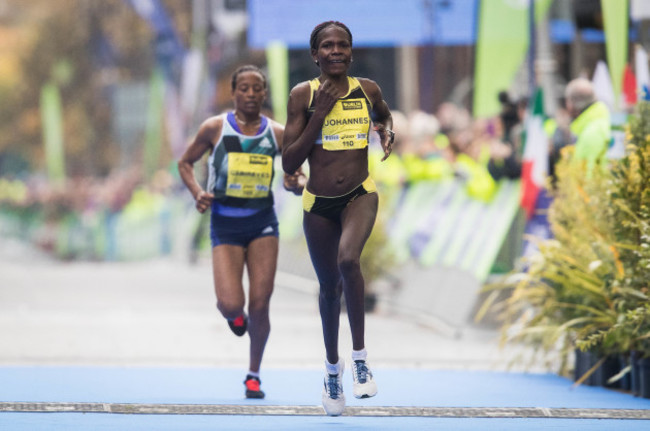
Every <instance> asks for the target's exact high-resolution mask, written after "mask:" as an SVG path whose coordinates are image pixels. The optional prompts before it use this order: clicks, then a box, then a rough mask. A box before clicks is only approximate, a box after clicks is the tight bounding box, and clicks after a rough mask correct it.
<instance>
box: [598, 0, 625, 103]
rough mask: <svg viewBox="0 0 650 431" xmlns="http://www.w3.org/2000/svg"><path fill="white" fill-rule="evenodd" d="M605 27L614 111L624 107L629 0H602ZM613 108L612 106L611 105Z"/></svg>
mask: <svg viewBox="0 0 650 431" xmlns="http://www.w3.org/2000/svg"><path fill="white" fill-rule="evenodd" d="M600 5H601V8H602V12H603V24H604V27H605V49H606V51H607V64H608V65H609V70H610V72H611V75H610V76H611V78H612V86H613V88H614V105H613V106H612V107H613V108H614V109H613V111H615V112H616V111H619V110H620V108H621V107H622V105H623V104H622V103H621V102H622V100H621V93H622V91H621V88H622V86H623V70H624V68H625V64H626V63H627V50H628V48H627V47H628V21H629V19H630V18H629V12H628V0H600ZM610 108H611V107H610Z"/></svg>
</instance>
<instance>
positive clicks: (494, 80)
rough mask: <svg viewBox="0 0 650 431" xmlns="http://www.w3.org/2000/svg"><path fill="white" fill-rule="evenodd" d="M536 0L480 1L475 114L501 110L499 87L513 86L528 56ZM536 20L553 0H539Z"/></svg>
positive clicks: (544, 12)
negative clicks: (530, 12) (531, 13)
mask: <svg viewBox="0 0 650 431" xmlns="http://www.w3.org/2000/svg"><path fill="white" fill-rule="evenodd" d="M532 1H533V0H518V1H513V0H490V1H482V2H480V3H479V8H480V12H479V21H478V36H477V41H476V64H475V70H474V116H475V117H483V118H484V117H491V116H493V115H496V114H498V112H499V110H500V104H499V101H498V98H497V96H498V94H499V92H500V91H503V90H506V91H507V90H508V89H510V87H511V85H512V81H513V79H514V77H515V75H516V73H517V70H519V68H520V67H521V65H522V63H523V62H524V60H525V59H526V52H527V51H528V46H529V39H530V34H529V33H530V25H529V21H530V19H529V14H528V10H529V9H528V8H529V4H530V3H531V2H532ZM534 4H535V20H536V21H537V20H539V19H540V18H541V17H543V16H545V14H546V12H547V11H548V8H549V6H550V5H551V0H536V1H535V2H534Z"/></svg>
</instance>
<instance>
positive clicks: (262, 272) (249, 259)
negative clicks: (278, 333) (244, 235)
mask: <svg viewBox="0 0 650 431" xmlns="http://www.w3.org/2000/svg"><path fill="white" fill-rule="evenodd" d="M277 262H278V238H277V237H276V236H264V237H261V238H257V239H256V240H254V241H252V242H251V243H250V244H249V246H248V250H247V253H246V266H247V269H248V279H249V284H250V286H249V298H248V319H249V320H248V333H249V336H250V340H251V346H250V368H249V370H250V371H255V372H259V370H260V364H261V363H262V356H263V355H264V347H265V346H266V341H267V339H268V337H269V332H270V330H271V323H270V320H269V303H270V301H271V295H272V293H273V285H274V282H275V272H276V268H277Z"/></svg>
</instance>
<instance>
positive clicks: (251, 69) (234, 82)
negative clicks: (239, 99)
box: [230, 64, 266, 91]
mask: <svg viewBox="0 0 650 431" xmlns="http://www.w3.org/2000/svg"><path fill="white" fill-rule="evenodd" d="M244 72H257V73H259V74H260V75H261V76H262V81H263V82H264V88H266V76H265V75H264V72H262V69H260V68H259V67H257V66H254V65H252V64H246V65H244V66H239V67H238V68H237V70H235V71H234V72H233V74H232V81H231V82H230V86H231V88H232V90H233V91H234V90H235V88H236V87H237V77H238V76H239V75H240V74H241V73H244Z"/></svg>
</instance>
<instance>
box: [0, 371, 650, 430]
mask: <svg viewBox="0 0 650 431" xmlns="http://www.w3.org/2000/svg"><path fill="white" fill-rule="evenodd" d="M321 374H322V372H321V370H314V369H295V370H292V369H268V370H265V371H264V374H263V376H262V382H263V384H262V388H263V389H264V390H265V391H266V393H267V396H266V398H265V399H263V400H246V399H245V398H244V397H243V388H244V387H243V384H242V380H243V379H242V377H243V375H242V372H241V370H235V369H227V368H145V367H49V366H48V367H42V366H38V367H0V382H2V385H0V429H7V430H12V431H14V430H16V431H21V430H33V429H43V430H85V429H93V430H109V429H120V430H126V431H130V430H143V429H156V430H163V431H166V430H178V429H183V430H205V429H225V430H278V431H280V430H304V429H309V430H331V429H332V425H333V424H336V425H340V426H342V427H343V428H344V429H354V430H365V429H368V430H372V431H381V430H395V429H402V428H404V427H408V429H412V430H425V429H433V428H436V429H454V430H477V429H481V430H483V429H487V430H505V431H509V430H513V431H514V430H545V429H549V428H552V429H567V430H568V429H571V430H575V429H577V430H580V429H589V430H611V429H616V430H647V429H648V426H650V400H648V399H642V398H638V397H634V396H632V395H630V394H628V393H622V392H617V391H614V390H609V389H605V388H599V387H584V386H580V387H576V388H572V385H573V382H572V381H570V380H569V379H565V378H562V377H558V376H556V375H552V374H526V373H509V372H490V371H461V370H423V369H387V368H381V367H375V378H376V380H377V383H378V385H379V393H378V395H377V396H376V397H374V398H370V399H364V400H357V399H355V398H354V397H353V396H352V388H351V382H350V381H349V379H346V378H345V377H350V376H349V375H346V374H344V391H345V393H346V398H347V405H346V409H345V412H344V414H343V415H342V416H339V417H328V416H326V415H325V414H324V411H323V409H322V407H321V405H320V396H321V394H320V390H321V385H322V375H321Z"/></svg>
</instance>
